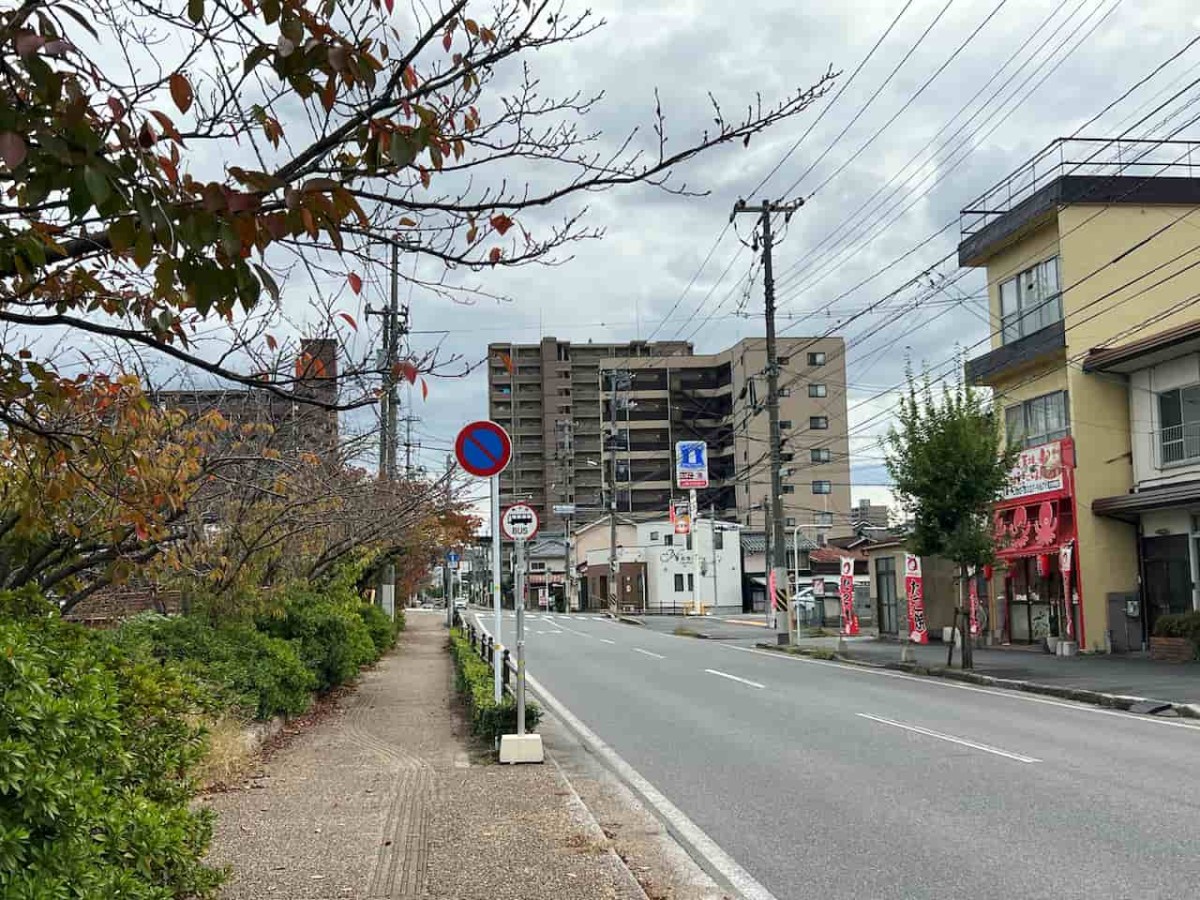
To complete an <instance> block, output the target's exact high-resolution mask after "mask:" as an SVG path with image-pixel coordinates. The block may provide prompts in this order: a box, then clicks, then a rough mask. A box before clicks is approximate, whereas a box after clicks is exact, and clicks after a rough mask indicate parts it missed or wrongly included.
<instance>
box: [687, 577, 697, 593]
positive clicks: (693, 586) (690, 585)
mask: <svg viewBox="0 0 1200 900" xmlns="http://www.w3.org/2000/svg"><path fill="white" fill-rule="evenodd" d="M694 590H696V576H695V575H693V574H692V573H691V572H688V593H689V594H690V593H691V592H692V591H694Z"/></svg>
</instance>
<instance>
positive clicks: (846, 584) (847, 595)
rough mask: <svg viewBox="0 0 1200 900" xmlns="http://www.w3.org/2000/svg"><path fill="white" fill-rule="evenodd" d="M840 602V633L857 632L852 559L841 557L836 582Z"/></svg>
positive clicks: (849, 633)
mask: <svg viewBox="0 0 1200 900" xmlns="http://www.w3.org/2000/svg"><path fill="white" fill-rule="evenodd" d="M838 597H839V599H840V600H841V603H842V634H844V635H854V634H858V616H857V615H855V613H854V559H853V558H852V557H849V556H843V557H842V576H841V579H840V581H839V583H838Z"/></svg>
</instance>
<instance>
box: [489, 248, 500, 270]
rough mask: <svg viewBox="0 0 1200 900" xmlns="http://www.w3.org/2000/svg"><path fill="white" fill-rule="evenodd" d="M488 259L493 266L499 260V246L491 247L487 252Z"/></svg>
mask: <svg viewBox="0 0 1200 900" xmlns="http://www.w3.org/2000/svg"><path fill="white" fill-rule="evenodd" d="M488 259H489V260H490V261H491V263H492V265H493V266H494V265H495V264H496V263H498V262H500V248H499V247H493V248H492V252H491V253H489V254H488Z"/></svg>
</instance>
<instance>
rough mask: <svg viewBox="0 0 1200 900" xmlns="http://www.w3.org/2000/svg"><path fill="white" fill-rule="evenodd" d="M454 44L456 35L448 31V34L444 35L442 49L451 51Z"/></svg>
mask: <svg viewBox="0 0 1200 900" xmlns="http://www.w3.org/2000/svg"><path fill="white" fill-rule="evenodd" d="M452 43H454V33H453V32H452V31H450V30H449V29H446V33H445V34H444V35H442V47H444V48H445V49H446V50H449V49H450V45H451V44H452Z"/></svg>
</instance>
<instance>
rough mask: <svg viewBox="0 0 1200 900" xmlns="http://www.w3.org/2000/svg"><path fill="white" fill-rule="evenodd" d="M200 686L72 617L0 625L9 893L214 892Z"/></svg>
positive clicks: (0, 874) (1, 858) (1, 839)
mask: <svg viewBox="0 0 1200 900" xmlns="http://www.w3.org/2000/svg"><path fill="white" fill-rule="evenodd" d="M202 699H203V691H202V689H201V688H200V686H199V685H198V684H197V683H196V682H195V681H194V680H193V679H192V678H190V677H189V676H188V675H186V674H185V673H183V672H182V671H180V670H179V669H178V667H176V666H174V665H171V664H169V663H163V662H161V661H159V660H155V659H153V658H150V657H145V656H142V655H140V654H139V653H137V652H136V650H131V649H129V648H126V647H122V646H120V645H118V644H117V643H116V642H114V641H113V640H112V637H111V636H110V635H106V634H103V633H95V632H88V631H86V630H85V629H83V628H81V627H79V626H75V625H71V624H69V623H64V622H62V621H61V620H58V619H55V618H52V619H33V620H25V621H9V622H4V623H0V896H3V897H5V898H13V900H18V898H20V900H34V898H39V900H40V898H80V900H83V898H87V900H91V898H95V900H100V898H108V897H120V898H123V900H171V898H177V897H210V896H212V895H213V894H214V892H215V890H216V887H217V885H218V884H219V882H220V880H221V873H219V872H217V871H215V870H213V869H211V868H208V867H206V866H204V865H203V864H202V862H201V860H202V859H203V856H204V853H205V851H206V849H207V847H208V843H209V840H210V838H211V833H212V816H211V813H210V812H208V811H204V810H193V809H191V808H190V806H189V801H190V799H191V796H192V792H193V787H194V786H193V784H192V782H191V778H190V773H191V772H192V770H193V767H194V766H195V765H196V763H197V762H198V761H199V759H200V758H201V756H202V755H203V753H204V736H203V730H202V729H201V728H200V727H199V726H198V725H197V724H195V723H197V722H198V721H199V720H200V713H201V707H202Z"/></svg>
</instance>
